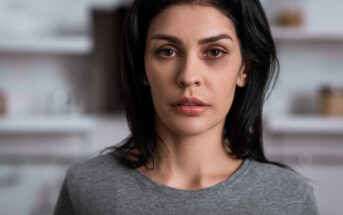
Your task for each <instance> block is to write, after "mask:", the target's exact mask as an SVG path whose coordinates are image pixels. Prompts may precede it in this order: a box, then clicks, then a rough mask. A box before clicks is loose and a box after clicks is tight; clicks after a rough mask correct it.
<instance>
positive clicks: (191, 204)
mask: <svg viewBox="0 0 343 215" xmlns="http://www.w3.org/2000/svg"><path fill="white" fill-rule="evenodd" d="M54 214H55V215H69V214H78V215H81V214H82V215H88V214H89V215H110V214H111V215H114V214H130V215H133V214H175V215H176V214H177V215H179V214H200V215H201V214H204V215H205V214H206V215H208V214H234V215H240V214H244V215H249V214H251V215H259V214H261V215H262V214H263V215H269V214H275V215H300V214H301V215H316V214H319V213H318V209H317V205H316V201H315V198H314V194H313V188H312V186H311V185H309V184H308V182H307V181H306V180H305V179H304V178H303V177H301V176H300V175H298V174H297V173H294V172H292V171H290V170H287V169H284V168H280V167H278V166H275V165H272V164H265V163H260V162H256V161H253V160H250V159H246V160H245V161H244V162H243V165H242V166H241V167H240V168H239V169H238V170H237V171H236V172H235V173H234V174H233V175H232V176H231V177H229V178H228V179H226V180H225V181H223V182H221V183H218V184H216V185H213V186H211V187H208V188H204V189H200V190H180V189H175V188H172V187H168V186H166V185H163V184H160V183H158V182H156V181H153V180H152V179H150V178H149V177H147V176H145V175H143V174H142V173H140V172H139V171H138V170H137V169H129V168H126V167H125V166H123V165H121V164H120V163H119V162H117V161H116V159H115V158H114V157H113V156H112V155H111V154H107V155H101V156H98V157H95V158H93V159H91V160H88V161H84V162H80V163H78V164H76V165H74V166H73V167H71V168H70V169H69V170H68V171H67V174H66V177H65V181H64V184H63V187H62V189H61V193H60V196H59V199H58V201H57V204H56V207H55V212H54Z"/></svg>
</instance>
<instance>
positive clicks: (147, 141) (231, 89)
mask: <svg viewBox="0 0 343 215" xmlns="http://www.w3.org/2000/svg"><path fill="white" fill-rule="evenodd" d="M122 48H123V49H122V57H123V84H124V89H125V90H124V91H125V93H126V96H125V97H126V98H127V100H126V112H127V118H128V122H129V125H130V129H131V136H130V137H129V138H128V139H127V140H126V141H125V142H124V144H123V145H122V146H120V147H117V148H116V147H114V148H112V152H111V153H108V154H105V155H102V156H98V157H96V158H94V159H92V160H89V161H86V162H83V163H79V164H76V165H74V166H73V167H72V168H70V169H69V170H68V172H67V175H66V179H65V182H64V185H63V187H62V190H61V194H60V197H59V200H58V203H57V205H56V209H55V214H97V215H98V214H292V215H295V214H318V210H317V206H316V202H315V199H314V195H313V188H312V186H311V185H309V184H308V183H307V182H306V181H305V180H304V179H303V178H302V177H301V176H300V175H298V174H296V173H295V172H293V171H291V170H289V169H288V168H286V167H284V166H282V165H281V164H277V163H273V162H270V161H268V160H267V159H266V157H265V156H264V153H263V149H262V134H261V133H262V125H261V118H262V105H263V102H264V99H265V94H266V91H267V88H268V85H269V84H270V82H271V80H272V77H273V75H274V73H277V59H276V56H275V47H274V43H273V40H272V37H271V34H270V29H269V26H268V23H267V21H266V18H265V15H264V12H263V9H262V7H261V5H260V3H259V2H258V0H222V1H221V0H174V1H172V0H149V1H143V0H136V1H135V2H134V4H133V6H132V8H131V11H130V13H129V16H128V19H127V23H126V25H125V29H124V33H123V46H122Z"/></svg>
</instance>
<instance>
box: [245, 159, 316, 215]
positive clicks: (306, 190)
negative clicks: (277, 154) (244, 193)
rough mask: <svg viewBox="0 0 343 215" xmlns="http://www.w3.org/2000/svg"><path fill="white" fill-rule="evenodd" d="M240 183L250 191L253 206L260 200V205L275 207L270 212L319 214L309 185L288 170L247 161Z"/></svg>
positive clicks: (299, 176) (298, 175)
mask: <svg viewBox="0 0 343 215" xmlns="http://www.w3.org/2000/svg"><path fill="white" fill-rule="evenodd" d="M242 183H244V184H243V185H244V186H247V187H249V190H250V192H249V198H251V201H253V202H256V201H257V200H256V199H259V200H258V201H257V202H258V204H259V205H270V204H272V205H274V207H272V208H270V210H272V211H271V212H276V210H277V211H293V212H294V213H293V214H317V213H318V212H317V206H316V200H315V197H314V192H313V186H312V185H311V184H310V181H309V180H308V179H306V178H305V177H303V176H302V175H300V174H299V173H297V172H295V171H293V170H291V169H287V168H283V167H279V166H277V165H274V164H269V163H262V162H258V161H253V160H250V168H249V170H248V171H247V174H246V177H245V180H243V181H242ZM261 196H263V198H259V197H261ZM252 199H253V200H252ZM266 208H268V207H265V208H264V209H263V210H267V209H266ZM304 211H307V212H304Z"/></svg>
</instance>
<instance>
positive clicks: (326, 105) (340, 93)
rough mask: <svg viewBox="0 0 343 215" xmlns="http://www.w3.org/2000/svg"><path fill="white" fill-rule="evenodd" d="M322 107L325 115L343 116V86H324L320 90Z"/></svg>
mask: <svg viewBox="0 0 343 215" xmlns="http://www.w3.org/2000/svg"><path fill="white" fill-rule="evenodd" d="M320 106H321V113H322V114H323V115H341V116H343V84H341V85H337V84H335V85H333V84H332V85H324V86H322V87H321V89H320Z"/></svg>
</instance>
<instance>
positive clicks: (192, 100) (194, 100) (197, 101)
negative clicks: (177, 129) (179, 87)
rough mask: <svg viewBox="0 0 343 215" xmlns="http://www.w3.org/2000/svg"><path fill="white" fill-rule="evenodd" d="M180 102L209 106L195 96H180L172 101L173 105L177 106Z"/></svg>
mask: <svg viewBox="0 0 343 215" xmlns="http://www.w3.org/2000/svg"><path fill="white" fill-rule="evenodd" d="M182 104H194V105H198V106H209V105H208V104H206V103H205V102H203V101H201V100H200V99H198V98H196V97H191V98H189V97H185V96H184V97H181V98H179V99H177V100H176V101H175V102H173V104H172V105H173V106H177V105H182Z"/></svg>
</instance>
